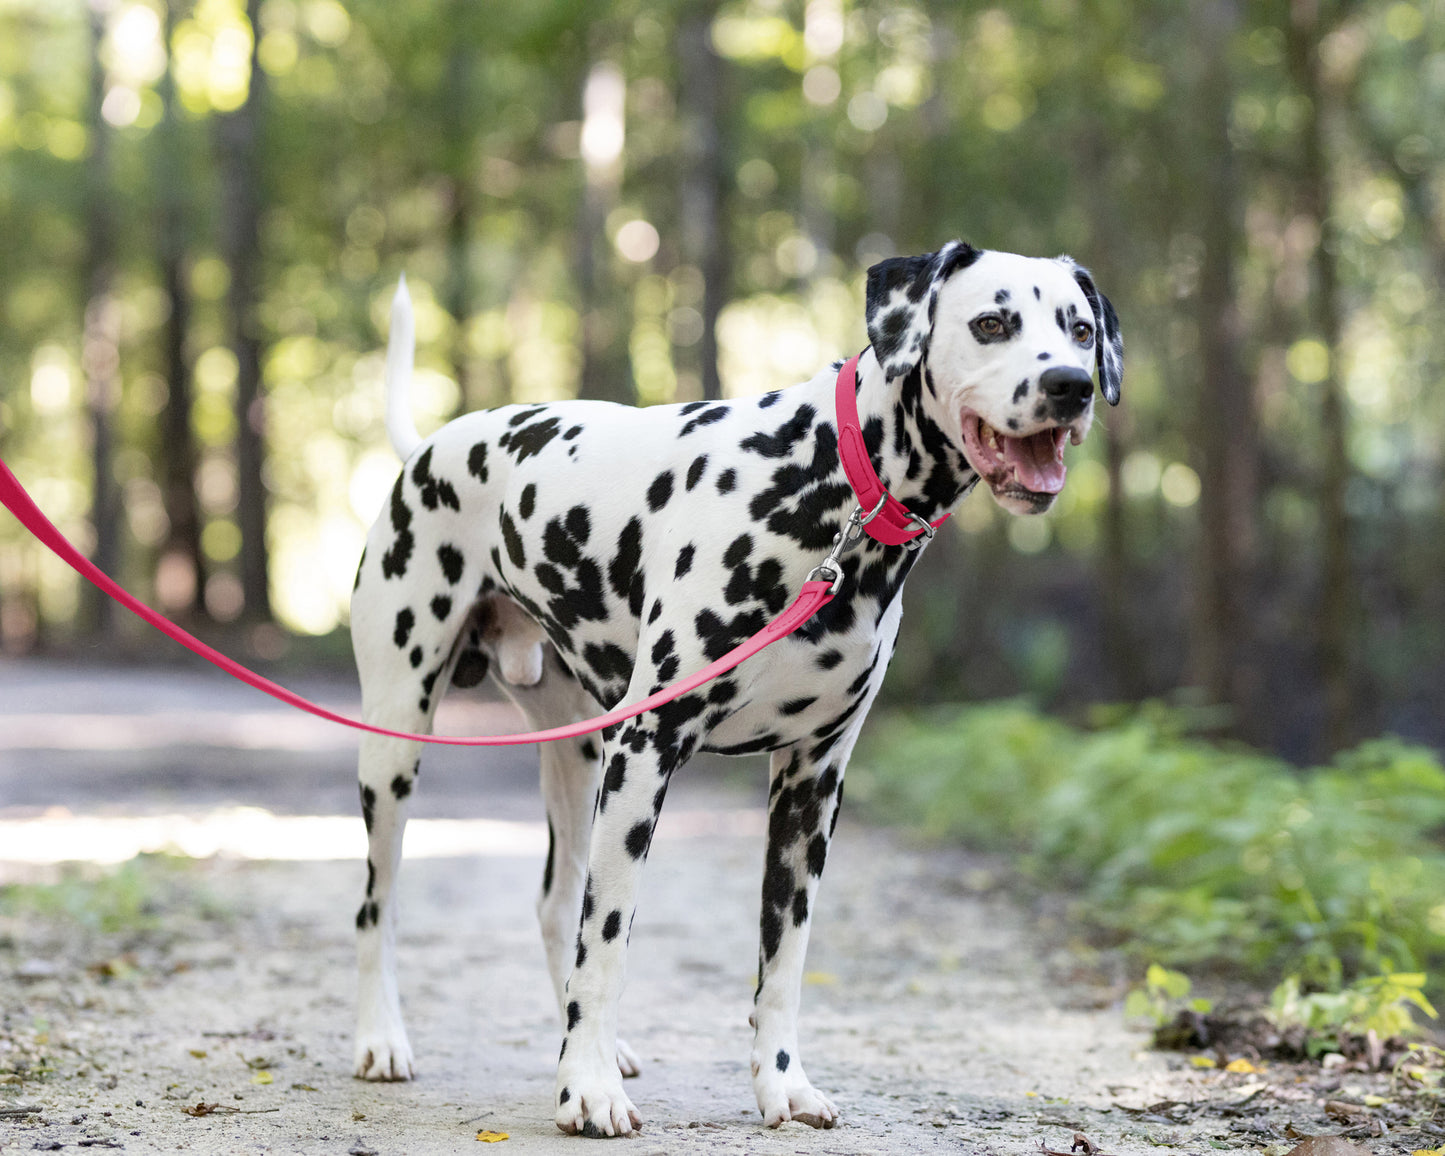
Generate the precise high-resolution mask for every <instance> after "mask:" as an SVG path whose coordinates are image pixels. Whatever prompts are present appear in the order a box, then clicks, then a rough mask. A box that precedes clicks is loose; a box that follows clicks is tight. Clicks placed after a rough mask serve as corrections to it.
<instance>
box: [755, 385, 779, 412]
mask: <svg viewBox="0 0 1445 1156" xmlns="http://www.w3.org/2000/svg"><path fill="white" fill-rule="evenodd" d="M782 400H783V395H782V393H781V391H779V390H776V389H775V390H773V391H772V392H771V393H765V394H763V396H762V397H760V398H758V408H759V409H771V408H772V407H773V406H775V405H777V404H778V402H780V401H782Z"/></svg>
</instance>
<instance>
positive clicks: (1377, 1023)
mask: <svg viewBox="0 0 1445 1156" xmlns="http://www.w3.org/2000/svg"><path fill="white" fill-rule="evenodd" d="M1424 987H1425V975H1424V973H1423V972H1408V973H1405V972H1393V973H1387V974H1383V975H1372V976H1364V977H1362V978H1360V979H1358V980H1356V981H1355V982H1354V983H1352V984H1350V985H1349V986H1348V987H1346V988H1343V989H1341V990H1340V991H1316V992H1309V993H1308V994H1306V993H1304V992H1302V991H1301V988H1300V979H1299V976H1297V975H1291V976H1289V977H1287V978H1286V979H1285V980H1284V982H1283V983H1281V984H1280V985H1279V986H1278V987H1277V988H1275V989H1274V994H1273V995H1272V996H1271V997H1270V1017H1271V1018H1272V1019H1273V1020H1274V1021H1275V1023H1277V1024H1278V1025H1279V1026H1280V1027H1283V1028H1288V1027H1294V1026H1298V1027H1303V1028H1305V1029H1307V1031H1308V1036H1307V1045H1306V1046H1307V1047H1308V1049H1309V1051H1310V1054H1311V1055H1319V1054H1320V1053H1322V1052H1326V1051H1336V1050H1338V1048H1339V1043H1340V1037H1341V1036H1345V1035H1364V1034H1365V1033H1366V1032H1371V1031H1373V1032H1374V1033H1375V1034H1376V1035H1377V1036H1378V1037H1379V1038H1380V1039H1382V1040H1387V1039H1389V1038H1390V1037H1391V1036H1409V1035H1417V1034H1419V1032H1420V1026H1419V1024H1417V1023H1416V1022H1415V1017H1414V1015H1413V1014H1412V1013H1411V1011H1410V1009H1411V1008H1412V1007H1414V1008H1419V1009H1420V1010H1421V1011H1422V1012H1424V1013H1425V1014H1426V1015H1427V1016H1429V1017H1430V1018H1431V1019H1434V1018H1435V1008H1434V1007H1433V1005H1431V1003H1430V1001H1429V1000H1428V999H1426V998H1425V993H1424Z"/></svg>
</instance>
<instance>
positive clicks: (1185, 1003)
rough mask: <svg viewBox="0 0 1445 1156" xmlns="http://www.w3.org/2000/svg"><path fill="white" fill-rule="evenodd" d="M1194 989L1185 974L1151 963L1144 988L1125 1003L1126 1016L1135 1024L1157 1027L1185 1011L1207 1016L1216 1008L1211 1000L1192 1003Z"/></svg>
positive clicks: (1129, 996) (1140, 988)
mask: <svg viewBox="0 0 1445 1156" xmlns="http://www.w3.org/2000/svg"><path fill="white" fill-rule="evenodd" d="M1193 987H1194V984H1193V983H1192V982H1191V981H1190V979H1189V977H1188V976H1187V975H1185V974H1184V973H1183V972H1182V971H1171V970H1169V968H1167V967H1163V966H1161V965H1159V964H1157V963H1151V964H1150V965H1149V967H1148V968H1147V970H1146V971H1145V972H1144V986H1143V987H1136V988H1134V990H1133V991H1131V992H1130V993H1129V995H1128V997H1127V998H1126V999H1125V1000H1124V1015H1125V1016H1127V1017H1128V1018H1129V1019H1131V1020H1148V1021H1149V1022H1150V1023H1152V1024H1153V1025H1154V1026H1155V1027H1158V1026H1159V1025H1160V1024H1164V1023H1168V1022H1169V1021H1170V1020H1171V1019H1173V1018H1174V1016H1175V1014H1176V1013H1178V1012H1179V1011H1180V1010H1181V1009H1186V1008H1187V1009H1188V1010H1189V1011H1193V1012H1198V1013H1199V1014H1200V1015H1207V1014H1208V1013H1209V1011H1210V1010H1211V1009H1212V1008H1213V1007H1214V1004H1213V1003H1212V1002H1211V1001H1210V1000H1207V999H1197V998H1196V999H1190V998H1189V993H1190V991H1191V990H1193Z"/></svg>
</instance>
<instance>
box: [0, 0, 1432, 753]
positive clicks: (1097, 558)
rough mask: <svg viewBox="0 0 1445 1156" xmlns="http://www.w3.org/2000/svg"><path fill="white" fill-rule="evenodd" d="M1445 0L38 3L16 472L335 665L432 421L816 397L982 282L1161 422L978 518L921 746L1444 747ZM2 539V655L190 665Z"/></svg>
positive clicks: (938, 568)
mask: <svg viewBox="0 0 1445 1156" xmlns="http://www.w3.org/2000/svg"><path fill="white" fill-rule="evenodd" d="M1442 157H1445V2H1442V0H1253V2H1250V3H1243V2H1234V0H1190V2H1188V3H1185V2H1182V0H1174V2H1166V3H1142V2H1140V0H1023V2H1020V3H1014V4H1009V5H1007V6H1003V5H999V6H987V5H983V4H976V3H948V2H944V0H810V2H808V3H806V5H805V4H804V3H802V2H800V0H725V2H720V0H670V2H660V0H654V2H649V3H642V2H640V0H585V2H584V0H527V2H525V3H507V4H503V3H496V2H493V0H411V2H408V3H404V4H401V3H395V2H393V0H350V2H348V3H346V4H341V3H338V2H337V0H89V2H88V3H87V2H85V0H0V456H3V458H4V460H5V461H6V462H7V463H9V464H10V466H11V467H12V468H13V469H14V470H15V471H16V473H17V474H18V475H19V476H20V477H21V479H22V481H24V482H25V483H26V484H27V486H29V487H30V488H31V490H32V492H33V493H34V494H35V496H36V498H37V500H38V502H39V503H40V505H41V506H42V508H44V509H45V510H46V511H47V513H49V514H50V515H51V517H52V518H53V519H54V520H55V521H56V522H57V523H59V525H60V526H61V527H62V529H63V530H65V531H66V532H67V533H68V534H69V535H70V536H71V537H72V538H73V539H75V540H77V541H78V542H80V543H81V544H82V545H83V547H84V548H86V549H87V550H89V551H90V552H91V554H92V556H93V557H94V558H95V559H96V560H97V562H98V563H99V564H100V565H101V566H102V567H103V568H104V569H106V570H107V571H109V572H110V573H112V574H114V575H116V576H117V577H118V578H119V579H120V580H121V581H122V583H123V584H124V585H126V586H127V587H128V588H129V589H131V590H132V591H134V592H136V593H137V594H139V595H141V596H143V597H145V598H147V599H149V600H151V601H152V602H153V603H154V604H155V605H157V606H159V607H161V608H163V609H164V610H165V611H166V612H167V613H168V614H170V615H172V616H174V617H176V618H177V619H179V620H180V621H182V622H184V623H186V624H187V625H189V626H191V627H192V628H193V629H197V630H199V631H200V632H201V633H202V634H204V635H206V636H207V637H211V638H215V639H218V640H220V641H221V642H222V644H223V645H225V646H228V647H230V648H232V649H233V650H234V651H236V652H237V653H238V656H241V657H248V658H252V659H255V658H260V659H263V660H278V659H283V658H284V659H287V660H298V661H299V660H307V661H316V660H321V659H327V660H335V661H337V662H340V661H341V660H342V656H343V655H344V654H346V653H347V652H348V650H349V648H348V647H347V646H346V644H345V633H344V627H345V621H346V606H347V599H348V596H349V593H350V589H351V583H352V578H353V575H354V572H355V566H356V562H357V558H358V556H359V554H360V550H361V544H362V540H363V535H364V532H365V528H366V526H367V525H368V524H369V522H370V520H371V519H372V517H373V516H374V515H375V514H376V512H377V511H378V510H379V509H380V508H381V506H382V503H383V500H384V496H385V494H386V493H387V491H388V489H389V488H390V485H391V483H392V480H393V478H394V477H395V473H396V469H397V463H396V461H395V459H394V457H393V456H392V453H391V451H390V449H389V447H388V446H387V444H386V439H385V434H384V431H383V428H382V406H383V398H382V382H381V377H382V355H381V349H382V346H383V343H384V340H385V328H386V315H387V305H388V302H389V299H390V295H391V292H392V290H393V287H394V285H395V282H396V278H397V275H398V274H399V273H401V272H403V271H405V273H406V275H407V277H408V279H409V281H410V284H411V287H412V291H413V294H414V296H415V297H416V299H417V306H418V317H417V329H418V338H419V346H420V347H419V351H418V364H419V367H420V372H419V374H418V379H417V385H416V389H415V393H414V400H415V404H416V407H417V410H418V417H419V425H420V426H421V428H422V430H423V432H429V431H430V429H431V428H433V426H434V425H435V424H437V423H440V422H442V421H443V420H445V419H447V418H449V417H451V416H453V415H455V414H456V413H458V412H461V411H463V410H467V409H473V408H478V407H485V406H492V405H498V404H502V403H505V402H507V401H510V400H528V401H532V400H550V399H554V398H562V397H570V396H575V395H581V396H589V397H602V398H610V399H614V400H619V401H635V402H637V403H638V404H643V405H647V404H653V403H660V402H672V401H687V400H692V399H696V398H701V397H717V396H724V397H726V396H738V395H744V394H751V393H756V392H759V391H762V390H766V389H771V388H775V387H778V386H782V385H787V384H791V383H793V382H795V381H799V380H803V379H804V378H806V377H808V376H810V375H811V374H812V373H813V372H815V371H816V370H817V369H818V368H819V367H820V366H821V365H822V364H824V363H825V362H827V361H828V360H830V359H832V358H834V357H836V356H840V355H844V354H848V353H852V352H856V351H857V350H858V349H860V348H862V346H863V345H864V344H865V343H866V336H865V334H864V329H863V322H862V284H863V281H862V275H863V270H864V269H866V267H867V266H868V265H869V264H871V263H873V262H874V261H877V260H879V259H881V258H883V257H886V256H891V255H894V254H897V253H917V252H924V251H928V250H931V249H934V248H937V247H938V246H939V245H940V244H941V243H943V242H944V241H945V240H947V239H949V238H952V237H955V236H961V237H964V238H967V239H969V240H971V241H972V242H974V243H975V244H977V245H980V246H985V247H990V248H1001V249H1010V250H1016V251H1020V252H1025V253H1030V254H1036V255H1053V254H1057V253H1062V252H1069V253H1071V254H1072V255H1073V256H1075V257H1076V258H1077V259H1078V260H1079V261H1081V262H1082V263H1084V264H1086V265H1088V266H1089V267H1091V268H1092V269H1093V271H1094V273H1095V275H1096V278H1097V280H1098V282H1099V284H1100V286H1101V288H1102V289H1103V290H1104V291H1105V292H1106V293H1107V294H1108V295H1109V296H1110V297H1111V298H1112V300H1113V301H1114V303H1115V305H1116V306H1117V308H1118V310H1119V313H1120V315H1121V317H1122V320H1123V326H1124V335H1125V341H1126V347H1127V355H1126V372H1125V383H1124V395H1123V403H1122V405H1121V406H1120V407H1119V408H1118V409H1117V410H1112V411H1109V412H1106V413H1102V414H1101V415H1100V417H1101V421H1100V422H1099V424H1098V426H1096V432H1095V433H1094V435H1093V436H1092V437H1091V438H1090V439H1089V442H1088V444H1087V445H1086V446H1084V447H1082V448H1080V449H1077V450H1072V451H1070V454H1071V457H1070V461H1071V469H1070V477H1069V482H1068V486H1067V487H1066V490H1065V493H1064V496H1063V499H1062V500H1061V501H1060V503H1059V505H1058V507H1057V509H1056V511H1055V512H1054V513H1053V514H1051V515H1049V516H1047V517H1045V518H1041V519H1028V520H1025V519H1011V518H1007V517H1005V516H1004V515H1002V514H1001V513H1000V512H999V511H998V510H997V509H996V508H995V507H994V506H993V505H992V503H991V502H990V501H989V499H988V498H987V497H985V496H982V495H978V496H974V497H971V498H969V499H968V500H966V501H965V502H964V503H963V504H962V506H961V508H960V510H959V513H958V516H957V517H956V518H955V519H954V520H953V522H952V523H951V526H950V529H949V531H948V533H946V534H944V535H941V536H940V540H939V541H938V542H937V543H936V544H935V545H934V546H933V548H932V549H931V550H930V551H929V557H928V560H927V561H926V563H925V564H924V565H922V566H921V567H920V569H919V572H918V573H917V574H916V575H915V577H914V578H913V580H912V581H911V582H910V585H909V595H908V599H909V601H908V616H907V618H906V620H905V624H904V639H903V642H902V643H901V645H900V647H899V652H898V656H897V658H896V659H895V661H894V670H893V673H892V674H891V675H890V678H889V682H888V684H887V687H886V690H885V695H891V696H892V697H893V699H894V700H895V701H907V702H917V701H928V700H954V699H958V698H965V697H968V698H995V697H999V696H1003V695H1009V694H1015V693H1019V692H1024V693H1028V694H1030V695H1032V696H1034V697H1035V699H1036V700H1037V701H1039V702H1041V703H1043V704H1045V705H1047V706H1050V707H1053V708H1060V709H1070V708H1073V707H1076V706H1078V705H1080V704H1083V703H1088V702H1094V701H1101V700H1104V701H1137V700H1140V699H1144V698H1148V697H1151V696H1169V695H1175V696H1181V697H1183V698H1184V699H1185V700H1186V701H1190V702H1197V703H1206V704H1219V705H1222V706H1225V707H1227V708H1228V710H1229V715H1228V717H1229V719H1230V726H1231V729H1232V731H1233V733H1235V734H1237V735H1239V736H1242V737H1244V738H1247V739H1249V740H1252V741H1254V742H1258V743H1261V744H1264V745H1267V746H1269V747H1272V748H1274V749H1276V750H1278V751H1282V752H1284V753H1286V754H1288V755H1290V756H1291V757H1294V758H1299V759H1305V758H1311V757H1318V756H1320V755H1322V754H1326V753H1328V752H1329V751H1331V750H1333V749H1337V748H1339V747H1341V746H1343V745H1346V744H1348V743H1350V742H1352V741H1354V740H1356V739H1358V738H1360V737H1362V736H1365V735H1368V734H1374V733H1379V732H1381V731H1392V732H1395V733H1399V734H1402V735H1406V736H1408V737H1411V738H1414V739H1417V740H1423V741H1427V742H1432V743H1434V744H1436V745H1441V744H1445V582H1442V580H1441V570H1442V566H1445V517H1442V514H1445V507H1442V500H1441V473H1442V449H1445V447H1442V436H1445V397H1442V395H1441V392H1440V390H1438V389H1437V388H1434V386H1435V384H1436V380H1437V378H1438V376H1439V375H1440V372H1441V368H1442V366H1445V313H1442V307H1441V301H1440V297H1439V295H1438V293H1437V292H1436V287H1437V285H1438V283H1439V281H1440V278H1441V276H1442V274H1445V164H1442ZM145 629H146V628H144V627H142V626H141V625H140V624H139V623H138V622H135V621H132V620H129V619H128V618H123V617H122V614H121V612H119V611H117V610H114V609H113V608H112V607H110V606H109V605H107V604H106V603H105V602H103V601H99V600H97V599H96V598H94V597H92V596H91V592H90V591H89V590H88V589H85V588H83V587H82V586H81V584H80V583H79V581H78V580H77V579H76V578H75V577H74V575H72V574H71V573H70V572H69V571H68V570H66V569H64V568H63V566H62V564H61V563H59V562H57V561H56V560H54V559H53V558H51V557H49V556H48V555H46V554H44V553H43V552H42V551H41V549H40V548H39V547H38V546H37V545H36V544H34V543H33V542H31V541H29V540H28V539H27V538H26V536H25V535H24V532H23V531H22V530H21V529H20V528H19V527H18V525H16V523H14V522H13V520H10V519H8V518H5V519H3V520H0V653H5V654H11V655H15V654H23V653H34V652H42V653H43V652H47V651H51V652H54V651H62V652H63V651H69V652H75V651H76V650H78V649H80V648H82V647H84V648H85V650H84V652H85V653H86V654H92V655H94V654H105V655H107V656H109V655H111V654H113V653H121V652H124V653H130V654H149V653H152V652H155V653H167V654H168V653H169V650H168V649H163V648H167V647H168V646H169V644H167V643H164V642H163V641H162V640H161V639H160V638H159V637H158V636H156V637H152V636H150V635H148V634H146V633H145Z"/></svg>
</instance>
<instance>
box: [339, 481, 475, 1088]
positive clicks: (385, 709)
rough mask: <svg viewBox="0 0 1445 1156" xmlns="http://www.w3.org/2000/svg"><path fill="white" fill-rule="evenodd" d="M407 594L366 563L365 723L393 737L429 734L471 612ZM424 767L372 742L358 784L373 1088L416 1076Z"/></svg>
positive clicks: (368, 1070) (362, 965) (358, 600)
mask: <svg viewBox="0 0 1445 1156" xmlns="http://www.w3.org/2000/svg"><path fill="white" fill-rule="evenodd" d="M398 491H400V483H398ZM408 549H409V547H408ZM374 556H375V555H374V554H373V557H374ZM413 566H415V562H413ZM406 593H407V591H406V589H404V588H402V589H398V588H397V587H396V586H394V585H388V584H386V583H385V582H384V581H383V575H382V574H380V573H377V572H376V570H375V569H369V568H368V566H367V564H366V563H365V562H363V568H362V576H361V579H360V581H359V583H358V587H357V591H356V594H355V595H354V596H353V598H352V615H351V636H352V645H353V648H354V649H355V652H356V665H357V671H358V673H359V674H360V676H361V703H362V717H363V718H364V719H365V720H366V721H367V722H368V723H371V724H373V725H376V726H383V727H386V728H388V729H390V730H397V731H407V732H411V733H421V734H426V733H430V731H431V725H432V716H433V714H434V712H435V710H436V704H437V701H438V700H439V699H440V698H441V694H442V691H443V689H444V688H445V684H446V680H447V678H448V677H449V675H450V671H451V667H452V664H453V662H454V652H453V642H454V640H455V637H456V634H457V631H458V630H459V629H460V627H461V625H462V623H463V622H465V620H466V615H467V612H468V608H467V607H466V606H464V605H457V606H455V607H453V606H451V605H450V604H448V605H447V606H446V607H444V608H443V607H442V606H441V599H440V598H438V599H435V600H434V601H433V603H432V605H431V607H430V608H428V607H425V606H423V607H421V608H420V612H418V610H417V609H413V606H412V605H408V604H407V603H405V602H399V596H405V594H406ZM442 609H445V610H446V613H445V614H443V613H441V612H440V611H441V610H442ZM420 758H421V744H420V743H415V742H408V741H405V740H402V739H393V738H386V737H384V736H381V735H371V734H368V735H366V736H365V737H363V738H362V740H361V753H360V758H359V761H358V778H359V780H360V787H361V813H362V818H363V819H364V820H365V821H366V833H367V857H366V895H365V897H364V898H363V900H362V903H361V908H360V910H358V911H357V913H356V947H357V965H358V987H357V1023H356V1042H355V1051H354V1071H355V1074H356V1075H357V1076H359V1077H361V1078H362V1079H367V1080H409V1079H411V1077H412V1076H413V1074H414V1069H413V1061H412V1051H411V1044H410V1043H409V1042H408V1040H407V1035H406V1027H405V1026H404V1024H403V1022H402V1015H401V1001H400V999H399V996H398V990H397V980H396V929H397V904H396V895H395V884H396V876H397V871H398V869H399V868H400V866H401V843H402V832H403V830H404V828H405V826H406V811H407V807H408V804H409V802H410V796H411V793H412V790H413V788H414V786H415V784H416V777H417V772H418V770H419V768H420Z"/></svg>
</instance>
